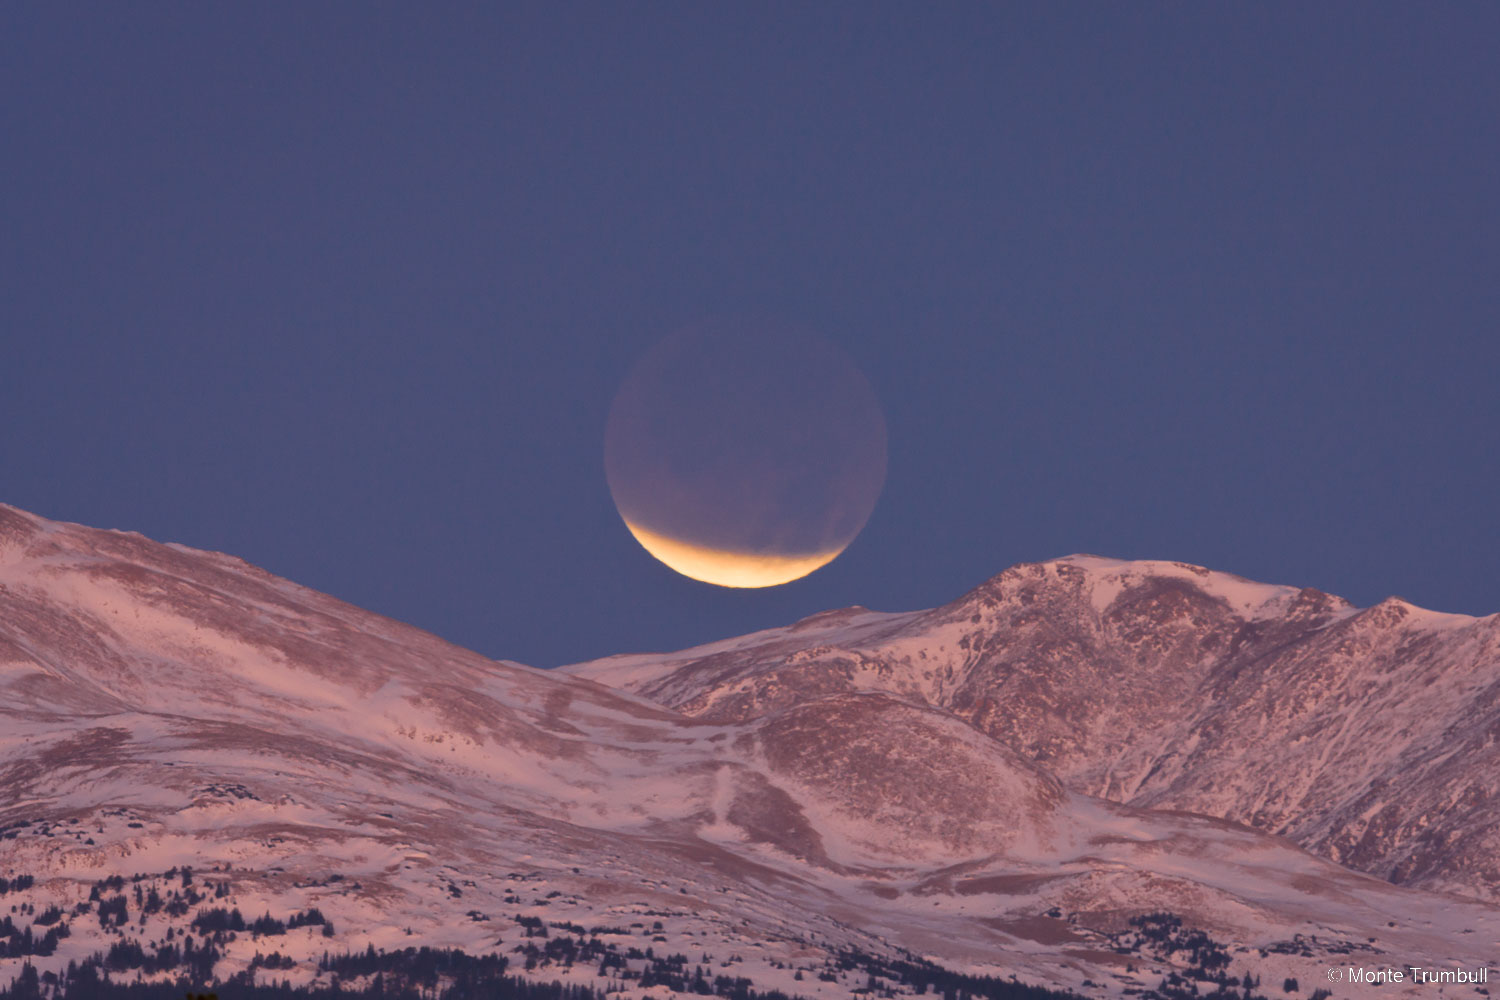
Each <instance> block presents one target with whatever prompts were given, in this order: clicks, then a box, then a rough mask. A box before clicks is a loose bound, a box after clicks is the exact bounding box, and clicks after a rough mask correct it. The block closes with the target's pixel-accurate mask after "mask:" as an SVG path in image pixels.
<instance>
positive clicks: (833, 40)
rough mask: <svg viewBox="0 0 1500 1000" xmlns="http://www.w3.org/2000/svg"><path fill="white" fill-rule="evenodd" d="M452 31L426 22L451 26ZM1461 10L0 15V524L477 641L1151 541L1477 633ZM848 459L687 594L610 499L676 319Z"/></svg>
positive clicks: (545, 658)
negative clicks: (746, 560) (782, 535)
mask: <svg viewBox="0 0 1500 1000" xmlns="http://www.w3.org/2000/svg"><path fill="white" fill-rule="evenodd" d="M481 6H483V7H487V8H491V9H489V10H485V11H476V10H474V9H472V8H476V7H481ZM1497 39H1500V5H1496V4H1490V3H1451V4H1443V3H1436V4H1425V3H1423V4H1415V3H1375V2H1369V0H1360V2H1350V3H1336V2H1328V3H1318V4H1304V3H1280V4H1249V3H1245V4H1212V5H1209V4H1196V5H1188V4H1150V3H1148V4H1102V3H1095V4H1077V5H1069V4H1063V3H1029V4H1011V5H1004V6H1003V7H1002V6H1001V5H996V4H944V5H928V4H909V3H901V4H873V3H869V2H860V3H854V4H837V3H819V4H802V3H798V4H793V3H784V4H768V3H754V4H750V3H741V4H719V3H714V4H668V3H650V4H621V3H611V4H603V3H601V4H587V5H579V4H559V3H538V4H531V5H523V4H517V3H504V4H488V5H473V4H462V5H460V4H454V5H449V6H446V7H445V6H444V5H441V4H377V3H360V4H355V3H337V4H336V3H326V4H306V3H300V2H298V3H273V2H257V3H243V4H196V3H185V2H184V3H178V4H153V3H140V4H117V3H110V4H103V3H100V4H89V3H76V4H47V3H15V4H6V5H0V150H3V156H0V423H3V428H4V433H3V435H0V500H3V501H5V502H8V503H12V504H15V505H17V506H20V507H23V508H26V509H29V510H33V511H35V512H37V513H40V514H43V515H46V516H49V517H53V518H61V519H66V520H76V521H82V522H85V523H88V524H92V525H96V526H99V527H118V528H128V529H134V530H139V531H142V532H144V533H146V534H148V535H150V536H152V537H155V538H158V539H162V540H169V541H180V542H184V543H187V544H190V545H195V546H200V547H205V548H211V549H219V550H224V551H228V552H232V553H234V554H236V555H240V556H243V557H245V558H247V559H249V560H250V561H252V562H255V563H258V564H260V565H262V566H265V567H266V568H268V569H270V570H272V571H274V572H276V573H279V574H282V575H285V576H288V577H291V578H292V579H294V580H297V581H299V582H301V583H305V584H307V585H309V586H312V587H316V588H318V589H321V590H326V591H329V592H331V593H333V594H335V595H337V596H339V597H342V598H344V599H346V600H349V601H352V602H354V603H356V604H360V605H363V606H366V607H369V608H372V609H374V610H377V611H381V612H384V613H386V614H389V615H391V616H393V617H396V618H400V619H403V620H405V621H409V622H412V623H414V624H417V625H420V626H423V627H425V628H428V629H431V630H432V631H435V632H437V633H439V634H440V635H443V636H445V637H447V638H449V639H452V640H454V641H456V642H459V643H461V644H464V645H467V646H471V647H473V648H475V649H478V650H480V651H481V652H484V653H487V654H489V655H492V656H497V657H507V658H513V659H519V660H522V661H524V662H529V663H533V664H537V665H540V666H551V665H555V664H559V663H564V662H569V661H572V660H578V659H584V658H588V657H592V656H597V655H603V654H607V653H612V652H624V651H634V650H643V649H664V648H677V647H680V646H685V645H689V644H692V643H695V642H699V641H704V640H708V639H712V638H718V637H722V636H725V635H730V634H735V633H739V632H743V631H748V630H751V629H754V628H758V627H763V626H769V625H776V624H784V623H787V622H790V621H792V620H794V619H796V618H799V617H801V616H804V615H806V614H810V613H813V612H816V611H819V610H822V609H825V608H829V607H838V606H843V605H848V604H856V603H858V604H864V605H867V606H870V607H874V608H878V609H882V610H906V609H911V608H917V607H927V606H931V605H934V604H938V603H941V602H944V601H947V600H950V599H952V598H955V597H957V596H958V595H959V594H960V593H962V592H963V591H964V590H966V589H968V588H969V587H971V586H973V585H975V584H977V583H979V582H981V581H982V580H984V579H985V578H986V577H988V576H990V575H992V574H994V573H997V572H999V571H1000V570H1002V569H1004V568H1005V567H1006V566H1008V565H1010V564H1012V563H1015V562H1020V561H1026V560H1034V559H1042V558H1047V557H1051V556H1058V555H1064V554H1067V553H1071V552H1079V551H1084V552H1093V553H1098V554H1101V555H1108V556H1115V557H1121V558H1164V559H1180V560H1186V561H1191V562H1196V563H1201V564H1205V565H1208V566H1211V567H1214V568H1216V569H1223V570H1228V571H1231V572H1236V573H1240V574H1243V575H1246V576H1249V577H1252V578H1255V579H1259V580H1264V581H1267V582H1273V583H1288V584H1297V585H1309V586H1316V587H1320V588H1322V589H1325V590H1330V591H1333V592H1336V593H1339V594H1342V595H1344V596H1346V597H1348V598H1350V599H1352V600H1354V601H1356V602H1358V603H1361V604H1364V603H1371V602H1374V601H1377V600H1379V599H1380V598H1382V597H1384V596H1386V595H1387V594H1391V593H1397V594H1400V595H1402V596H1404V597H1406V598H1408V599H1410V600H1413V601H1416V602H1417V603H1419V604H1423V605H1426V606H1429V607H1435V608H1439V609H1443V610H1450V611H1464V612H1469V613H1486V614H1487V613H1491V612H1494V611H1497V610H1500V570H1497V567H1500V531H1497V529H1496V521H1497V517H1496V501H1497V497H1500V394H1497V392H1496V382H1497V371H1500V180H1497V178H1500V166H1497V165H1500V59H1497V58H1495V44H1496V40H1497ZM747 315H749V316H764V317H768V318H770V319H772V320H774V321H775V322H785V323H791V324H798V325H801V326H805V327H810V328H812V329H815V330H817V331H818V332H820V333H821V334H822V335H823V336H824V337H826V338H827V339H829V340H831V341H833V342H834V343H836V344H838V345H839V346H840V347H842V348H843V349H844V350H845V351H846V352H847V353H848V354H849V355H850V356H851V357H852V358H853V359H854V360H855V361H856V363H857V364H858V365H859V366H860V367H861V368H862V369H863V371H864V372H865V373H866V375H867V376H868V377H869V380H870V382H871V384H872V385H873V387H874V389H875V391H876V393H877V394H878V396H879V397H880V400H881V402H882V405H883V407H884V411H885V417H886V421H887V424H888V426H889V434H890V438H889V475H888V478H887V482H886V487H885V492H884V494H883V495H882V497H881V499H880V501H879V503H878V505H877V506H876V508H875V511H874V514H873V515H872V517H871V518H870V521H869V523H868V525H867V527H866V528H865V530H864V533H863V534H862V535H860V537H859V538H858V539H856V540H855V542H854V544H853V545H852V546H851V547H850V548H849V550H848V551H847V552H845V553H844V555H843V556H842V557H840V558H839V559H837V560H835V561H834V562H833V563H832V564H831V565H829V566H827V567H826V568H824V569H822V570H819V571H818V572H817V573H815V574H813V575H812V576H811V577H809V578H807V579H804V580H801V581H798V582H796V583H793V584H790V585H788V586H785V587H782V588H775V589H771V590H766V591H732V590H720V589H716V588H713V587H710V586H707V585H704V584H700V583H695V582H693V581H691V580H688V579H685V578H683V577H679V576H677V575H676V574H674V573H673V572H672V571H670V570H669V569H667V568H666V567H664V566H662V565H660V564H658V563H656V562H655V561H654V560H652V559H651V558H650V557H649V556H648V555H647V554H646V553H645V552H644V551H642V550H641V549H640V548H639V547H638V546H637V545H636V543H635V542H634V541H633V540H632V539H631V537H630V536H629V534H628V533H627V532H626V530H625V528H624V527H623V525H622V524H621V523H620V521H619V518H618V517H617V515H616V514H615V511H614V508H613V506H612V504H611V502H610V497H609V491H608V489H607V487H606V485H605V479H604V469H603V437H604V420H605V416H606V414H607V413H608V410H609V406H610V402H611V400H612V398H613V395H614V392H615V390H616V388H617V387H618V386H619V384H620V382H621V380H622V379H623V378H624V377H625V374H626V372H627V371H628V370H629V369H630V366H631V364H632V363H633V362H634V361H635V360H636V359H637V358H639V357H640V356H641V355H642V354H644V353H645V352H646V351H647V350H648V349H649V348H650V346H651V345H652V344H654V343H655V342H657V341H658V340H659V339H660V338H661V337H663V336H665V335H666V334H668V333H670V332H672V331H673V330H675V329H678V328H680V327H681V326H683V325H684V324H687V323H692V322H697V321H701V320H704V319H705V318H709V319H711V318H714V317H721V316H737V317H738V316H747Z"/></svg>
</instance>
